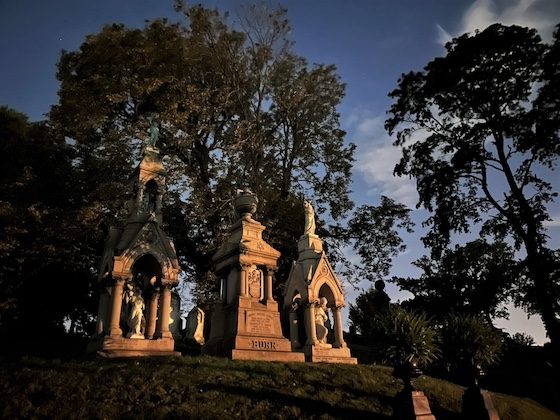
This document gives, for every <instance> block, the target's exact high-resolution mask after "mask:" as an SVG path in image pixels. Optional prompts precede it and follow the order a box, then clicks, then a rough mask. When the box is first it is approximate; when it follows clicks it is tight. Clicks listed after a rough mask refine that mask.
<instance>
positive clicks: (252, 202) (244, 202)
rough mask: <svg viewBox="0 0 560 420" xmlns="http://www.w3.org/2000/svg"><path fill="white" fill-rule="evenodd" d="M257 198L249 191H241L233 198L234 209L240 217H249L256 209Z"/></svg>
mask: <svg viewBox="0 0 560 420" xmlns="http://www.w3.org/2000/svg"><path fill="white" fill-rule="evenodd" d="M258 203H259V199H258V198H257V197H256V196H255V195H254V194H253V193H251V192H246V191H243V192H241V193H239V195H238V196H237V197H235V199H234V200H233V204H234V205H235V210H237V213H239V214H240V215H241V217H242V218H247V217H251V216H252V215H253V214H255V212H256V211H257V204H258Z"/></svg>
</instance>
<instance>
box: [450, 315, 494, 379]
mask: <svg viewBox="0 0 560 420" xmlns="http://www.w3.org/2000/svg"><path fill="white" fill-rule="evenodd" d="M441 348H442V352H443V361H444V363H445V365H446V368H447V370H448V371H451V372H453V371H454V372H456V373H457V372H461V371H465V370H466V369H469V370H471V369H473V368H478V367H480V368H484V367H487V366H489V365H491V364H493V363H495V362H497V361H498V359H499V355H500V352H501V349H502V341H501V337H500V334H499V333H498V332H497V331H496V330H495V329H494V328H493V327H492V325H490V324H488V323H487V322H486V321H484V320H483V319H481V318H479V317H476V316H472V315H451V316H449V317H448V318H447V319H446V320H445V321H444V323H443V326H442V330H441Z"/></svg>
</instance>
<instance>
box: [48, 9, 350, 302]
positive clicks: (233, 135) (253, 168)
mask: <svg viewBox="0 0 560 420" xmlns="http://www.w3.org/2000/svg"><path fill="white" fill-rule="evenodd" d="M177 9H178V11H179V12H181V13H183V14H184V16H185V22H184V24H171V23H169V22H167V21H165V20H156V21H153V22H149V23H148V24H147V25H146V27H145V28H143V29H130V28H126V27H124V26H123V25H109V26H106V27H105V28H103V30H102V31H101V32H100V33H98V34H94V35H91V36H89V37H87V39H86V41H85V42H84V43H83V44H82V46H81V47H80V49H79V51H73V52H63V54H62V57H61V59H60V62H59V65H58V73H57V77H58V79H59V80H60V82H61V87H60V91H59V97H60V101H59V104H57V105H56V106H54V107H53V108H52V111H51V114H50V117H51V120H52V123H53V126H54V127H56V129H57V130H58V131H59V132H60V133H61V134H63V135H64V136H67V137H69V138H72V139H73V140H75V141H76V143H77V149H78V151H79V152H78V153H79V154H80V156H83V158H82V159H84V162H85V161H87V162H88V163H89V162H90V161H92V162H93V164H92V165H91V166H89V168H88V171H90V170H91V172H94V171H95V166H96V165H97V164H98V163H99V162H98V160H97V158H98V157H99V158H100V159H101V160H103V161H104V162H106V165H105V166H103V165H100V168H102V169H103V170H102V171H101V176H102V177H103V180H100V182H99V184H98V188H99V189H103V188H105V187H104V186H105V185H108V184H109V185H111V186H112V187H114V188H112V191H113V193H114V196H113V202H115V200H114V197H123V196H124V195H125V194H126V187H125V186H124V184H122V180H124V179H126V175H125V174H124V173H127V172H129V171H130V170H131V167H132V164H133V163H134V159H137V158H138V153H139V150H140V145H141V140H143V139H145V138H146V137H147V129H148V126H149V124H150V123H149V119H150V117H154V116H155V120H156V121H158V123H159V126H160V127H159V129H160V141H159V142H158V145H157V146H158V148H160V149H161V150H162V154H164V155H166V156H167V157H166V159H167V161H166V165H167V168H168V169H169V170H170V173H171V174H172V175H171V179H170V180H169V184H170V194H169V195H168V200H167V204H168V205H167V209H165V212H166V215H165V217H166V220H167V223H168V227H167V229H168V230H169V231H170V233H171V235H172V236H173V237H174V238H176V246H177V250H178V252H179V253H180V255H179V257H180V260H181V263H182V267H183V268H184V269H185V270H186V271H187V274H188V275H189V278H190V279H192V280H196V281H198V282H199V283H201V284H199V287H198V288H197V290H198V292H200V294H199V295H198V297H197V300H199V301H203V300H205V299H208V298H209V293H210V291H211V290H212V275H211V274H210V268H211V267H210V256H211V255H212V252H213V251H214V249H215V247H216V246H219V244H220V242H221V240H223V238H224V235H225V234H226V229H225V228H226V227H227V225H229V223H230V222H231V216H232V208H231V205H230V204H229V203H230V200H231V198H232V197H233V195H234V192H235V190H236V189H237V188H240V187H244V186H248V187H249V188H250V189H251V190H252V191H253V192H255V193H256V194H257V195H258V196H259V200H260V205H259V213H260V214H259V219H260V220H262V221H263V222H264V223H265V224H267V226H268V227H269V229H268V232H269V233H270V238H269V240H270V241H271V242H272V244H273V245H274V246H277V247H278V248H279V249H280V250H281V251H283V250H284V249H288V248H293V244H294V243H295V242H296V240H297V238H298V236H299V235H300V232H294V230H297V229H296V227H295V226H294V221H293V219H292V217H293V214H294V211H295V209H297V211H298V212H300V213H301V211H300V210H301V209H299V206H300V205H301V200H302V198H303V196H305V195H311V194H313V198H314V199H315V204H316V209H317V210H318V212H319V214H323V215H324V217H329V218H330V219H331V220H334V221H336V220H338V219H340V218H341V217H342V216H343V215H345V214H346V213H347V211H348V210H349V209H350V208H351V207H352V203H351V201H350V200H349V198H348V182H349V176H350V169H351V164H352V161H353V151H354V145H352V144H350V145H344V143H343V136H344V132H343V131H342V130H341V129H340V123H339V114H338V112H337V109H336V108H337V106H338V104H339V103H340V101H341V99H342V97H343V95H344V89H345V86H344V84H343V83H342V82H341V81H340V79H339V76H338V75H337V73H336V69H335V67H334V66H331V65H321V64H316V65H309V64H308V63H307V61H306V60H305V58H303V57H300V56H298V55H296V54H294V53H293V51H292V49H291V48H292V44H291V42H290V40H289V38H288V33H289V30H290V28H289V25H288V22H287V20H286V17H285V10H283V9H278V10H266V9H263V8H260V7H252V8H249V9H248V10H247V15H246V17H244V18H241V19H240V24H239V25H238V26H236V27H234V26H233V25H232V24H230V23H229V22H228V19H227V15H222V14H220V13H219V12H217V11H214V10H209V9H205V8H203V7H202V6H195V7H186V6H184V4H182V3H181V2H178V4H177ZM108 52H110V53H108ZM109 168H114V169H116V170H110V169H109ZM123 172H124V173H123ZM104 198H107V197H104ZM117 201H118V200H117ZM119 203H122V200H121V201H119ZM279 208H280V209H282V208H283V209H286V208H288V209H292V210H293V211H292V210H290V211H289V212H283V213H282V212H279V211H278V209H279ZM300 219H301V221H302V225H303V219H302V216H299V218H297V219H296V220H297V221H299V220H300ZM291 226H293V227H294V228H293V229H292V228H291ZM274 232H282V233H274ZM324 234H325V235H328V234H329V232H328V231H325V232H324ZM288 256H290V255H288ZM289 259H290V258H287V260H289ZM283 269H284V271H286V270H287V269H288V268H287V266H286V267H284V268H283ZM281 272H282V271H281ZM202 283H206V284H202ZM198 292H197V293H198Z"/></svg>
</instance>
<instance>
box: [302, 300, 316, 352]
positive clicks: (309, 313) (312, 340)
mask: <svg viewBox="0 0 560 420" xmlns="http://www.w3.org/2000/svg"><path fill="white" fill-rule="evenodd" d="M305 324H306V325H305V330H306V331H307V343H306V344H307V345H312V346H313V345H315V344H317V343H318V340H317V328H316V327H315V303H311V302H310V303H309V304H308V305H307V307H306V308H305Z"/></svg>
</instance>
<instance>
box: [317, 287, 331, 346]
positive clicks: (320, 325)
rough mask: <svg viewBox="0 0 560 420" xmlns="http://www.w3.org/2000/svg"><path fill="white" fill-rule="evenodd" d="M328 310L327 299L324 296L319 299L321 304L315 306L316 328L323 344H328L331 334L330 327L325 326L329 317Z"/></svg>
mask: <svg viewBox="0 0 560 420" xmlns="http://www.w3.org/2000/svg"><path fill="white" fill-rule="evenodd" d="M327 311H328V308H327V299H326V298H324V297H322V298H321V299H320V300H319V305H317V306H316V307H315V328H316V329H317V340H319V343H320V344H323V345H326V344H327V335H328V334H329V329H328V328H327V327H326V326H325V323H326V322H327V321H328V319H329V317H328V315H327Z"/></svg>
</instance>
